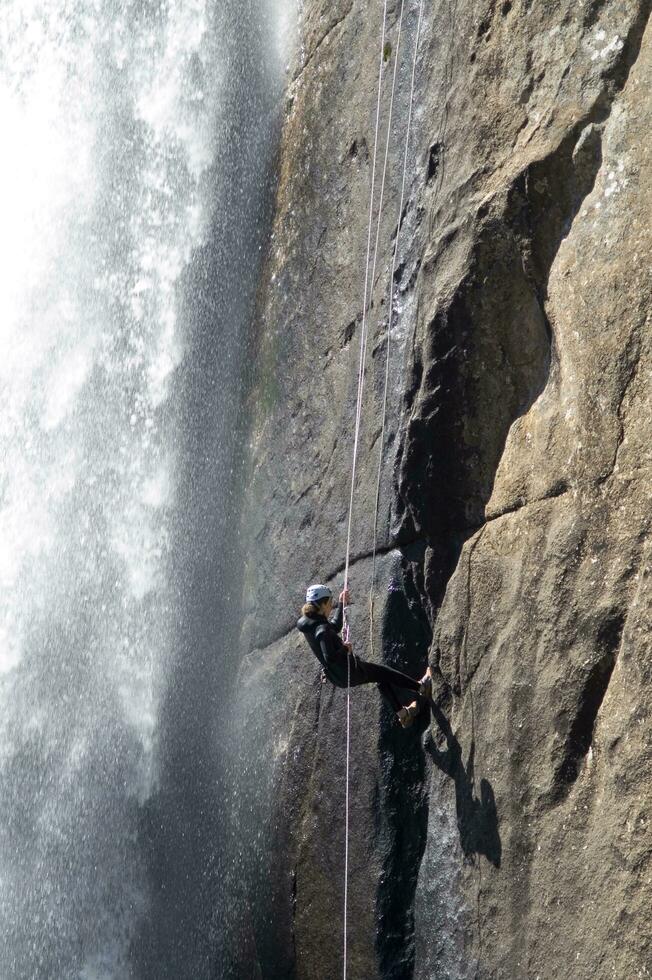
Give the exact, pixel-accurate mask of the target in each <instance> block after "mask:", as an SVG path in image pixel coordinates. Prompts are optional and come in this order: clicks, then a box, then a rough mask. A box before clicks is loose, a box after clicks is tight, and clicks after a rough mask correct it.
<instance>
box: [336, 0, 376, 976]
mask: <svg viewBox="0 0 652 980" xmlns="http://www.w3.org/2000/svg"><path fill="white" fill-rule="evenodd" d="M386 26H387V0H384V4H383V26H382V31H381V40H380V57H379V63H378V94H377V98H376V124H375V129H374V150H373V157H372V166H371V188H370V194H369V222H368V229H367V253H366V258H365V278H364V291H363V298H362V325H361V329H360V364H359V368H358V391H357V397H356V413H355V434H354V439H353V462H352V468H351V494H350V499H349V519H348V527H347V532H346V561H345V570H344V588H345V589H347V588H348V584H349V560H350V554H351V528H352V522H353V499H354V492H355V476H356V469H357V460H358V445H359V441H360V422H361V418H362V392H363V387H364V369H365V359H366V350H367V342H366V335H367V286H368V282H369V258H370V255H371V229H372V226H373V212H374V190H375V180H376V157H377V152H378V131H379V127H380V99H381V92H382V77H383V57H384V48H385V31H386ZM348 639H349V629H348V623H346V621H345V640H346V642H348ZM350 681H351V661H350V658H349V657H347V685H346V791H345V804H344V929H343V977H344V980H347V965H348V928H347V927H348V901H349V783H350V779H349V775H350V759H351V687H350Z"/></svg>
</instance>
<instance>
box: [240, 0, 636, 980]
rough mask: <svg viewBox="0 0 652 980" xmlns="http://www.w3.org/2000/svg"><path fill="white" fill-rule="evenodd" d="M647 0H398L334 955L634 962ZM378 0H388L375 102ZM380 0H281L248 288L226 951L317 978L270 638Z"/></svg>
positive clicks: (363, 116) (314, 917) (336, 827)
mask: <svg viewBox="0 0 652 980" xmlns="http://www.w3.org/2000/svg"><path fill="white" fill-rule="evenodd" d="M650 7H651V4H650V2H649V0H585V2H583V3H582V2H577V0H576V2H571V0H551V2H549V3H545V4H544V3H533V2H532V0H513V2H510V0H504V2H501V3H496V2H494V0H490V2H487V0H480V2H477V3H470V2H465V0H444V2H438V0H433V2H432V3H427V4H426V5H425V9H424V22H423V25H422V31H421V38H420V48H419V56H418V61H417V75H416V79H417V85H416V93H415V116H414V124H413V133H412V144H411V150H410V154H409V167H408V177H409V180H408V194H407V198H406V206H405V208H404V210H403V214H402V215H401V220H400V224H401V239H400V247H399V265H398V267H397V270H396V274H395V276H394V282H393V283H392V288H391V290H390V288H389V284H388V281H387V280H388V276H389V264H390V251H391V246H392V242H393V240H394V236H395V235H396V232H397V224H398V222H397V218H398V215H397V209H398V201H399V192H400V187H399V185H400V177H401V163H402V148H403V144H402V140H403V134H404V131H405V130H404V127H405V121H406V116H407V101H408V97H409V84H410V68H411V54H412V51H413V45H414V41H415V28H416V15H417V4H416V3H407V2H406V5H405V13H404V23H403V32H402V36H401V41H400V50H399V58H400V59H401V69H400V72H399V76H398V77H399V82H398V92H397V106H396V110H395V124H394V127H393V132H392V140H391V143H390V152H389V166H388V182H387V187H386V206H385V208H384V210H383V216H382V221H381V228H380V258H381V261H380V262H379V266H378V275H377V278H376V282H375V283H374V292H373V306H372V310H371V315H370V326H371V331H372V335H371V338H370V356H369V360H368V366H367V385H366V394H365V404H364V415H363V429H362V439H361V447H362V448H361V462H360V469H359V475H358V481H357V488H356V497H355V511H354V528H355V534H354V556H353V564H352V570H351V587H352V590H353V592H354V596H355V598H356V600H357V601H356V603H355V604H354V606H353V607H352V618H353V639H354V643H355V646H356V649H357V650H358V652H360V653H361V654H362V655H363V656H369V650H370V647H369V641H368V632H369V624H368V618H367V611H366V609H367V605H366V597H367V593H368V590H369V581H370V565H371V561H370V554H371V551H372V540H371V535H372V527H371V522H372V514H373V497H374V493H375V485H376V467H377V458H378V440H379V435H380V406H381V400H382V384H383V373H384V368H385V353H386V341H385V331H386V327H387V317H388V309H389V304H390V302H391V303H393V304H394V309H395V323H394V336H393V353H392V360H391V364H390V373H391V388H390V404H389V416H388V434H387V438H386V445H385V451H384V462H383V470H382V483H381V512H380V521H379V533H378V540H377V545H378V548H379V556H380V557H379V585H378V600H377V601H378V607H377V608H379V609H380V613H379V612H377V614H376V617H375V631H376V636H375V642H374V656H376V657H379V658H381V659H383V660H384V661H386V662H388V663H392V664H396V665H398V666H400V667H402V668H403V669H405V670H407V671H409V672H412V673H413V674H415V675H416V674H418V673H419V672H420V671H422V670H423V668H424V666H425V665H426V663H427V662H429V663H430V664H431V665H432V668H433V672H434V674H435V681H436V683H435V705H434V707H433V711H432V713H431V716H429V717H427V718H426V717H425V716H424V717H423V718H422V721H421V724H420V725H418V726H416V727H415V728H414V729H412V730H410V731H407V732H406V731H403V730H401V729H400V728H399V727H398V726H397V725H396V724H395V722H394V721H393V720H392V718H391V716H390V714H389V712H388V711H387V709H386V708H385V707H384V706H383V705H382V704H381V702H380V698H379V696H378V693H377V692H376V690H375V689H371V688H368V689H367V688H364V689H359V690H356V691H355V693H354V697H353V700H352V707H353V715H352V744H353V750H352V767H353V768H352V780H353V799H352V810H351V827H352V830H351V849H352V850H351V880H350V892H351V893H350V956H349V976H350V977H352V978H356V980H375V978H392V980H408V978H415V980H435V978H438V980H439V978H450V980H467V978H472V977H473V978H475V977H477V978H487V980H488V978H495V980H499V978H501V980H525V978H528V980H529V978H532V980H535V978H539V980H548V978H550V980H552V978H555V980H562V978H573V980H589V978H600V980H602V978H605V980H606V978H618V980H633V978H636V977H646V976H649V975H650V974H652V944H651V939H652V926H651V924H650V923H651V922H652V863H651V853H652V843H651V840H650V819H651V816H652V814H651V809H650V808H651V806H652V796H651V787H652V737H651V735H650V723H651V719H650V711H651V708H652V694H651V693H650V679H651V676H652V667H651V661H650V632H649V631H650V618H651V616H650V613H651V597H652V589H651V586H650V561H651V555H650V544H649V540H650V539H649V526H650V516H651V514H650V468H651V465H652V451H651V449H650V442H651V440H650V436H651V433H650V418H651V416H652V401H651V395H650V372H651V370H652V350H651V346H652V331H651V329H650V327H651V324H650V308H651V303H650V299H651V296H652V276H651V273H650V258H651V256H652V241H651V235H652V232H651V230H650V218H651V217H652V215H651V210H652V153H651V148H650V144H651V141H650V133H651V132H652V94H651V93H652V25H651V24H650V16H649V15H650ZM399 12H400V3H397V2H392V3H390V4H389V9H388V23H389V35H388V36H389V41H390V47H391V50H389V49H388V51H387V64H386V69H385V71H384V81H383V86H384V88H383V107H384V108H383V114H382V116H381V129H382V125H383V123H384V122H386V114H387V105H388V97H387V96H388V85H389V81H390V74H391V73H390V71H389V69H390V67H392V63H393V62H392V59H393V58H394V57H395V56H396V48H397V43H398V38H397V34H396V27H397V21H398V17H399ZM381 19H382V4H380V3H378V4H367V3H361V2H358V0H353V2H351V0H336V2H332V0H330V2H328V3H327V2H325V0H306V2H305V4H304V5H303V11H302V23H301V40H302V43H301V46H300V48H299V50H298V53H297V58H296V64H294V65H293V67H292V71H291V80H290V82H289V86H288V90H287V93H286V101H285V107H284V111H285V118H284V127H283V135H282V140H281V147H280V155H279V161H278V175H279V176H278V187H277V195H276V205H275V213H274V220H273V231H272V235H271V239H270V242H269V247H268V251H267V255H266V259H265V262H264V266H263V273H262V278H261V282H260V286H259V292H258V316H257V323H256V336H255V345H254V348H253V349H252V356H251V363H252V383H251V390H250V395H249V411H248V415H247V418H248V424H249V426H250V435H249V440H248V458H247V461H246V466H247V483H246V492H245V494H244V498H243V503H242V506H243V516H242V531H241V543H242V548H243V551H244V554H245V555H246V563H245V582H244V616H243V624H244V625H243V630H242V637H241V665H240V673H239V682H238V694H237V696H236V708H237V722H234V724H235V725H236V727H237V732H238V739H239V743H238V744H239V748H238V753H237V754H236V756H235V757H234V759H233V768H234V771H237V772H238V773H239V777H238V801H237V806H236V817H237V825H238V831H239V833H240V835H241V836H240V845H239V849H238V847H236V850H238V855H237V861H238V864H237V866H238V878H239V882H238V889H239V891H240V898H239V901H238V903H237V920H238V923H237V926H236V927H234V928H235V932H234V936H233V946H232V949H231V950H230V953H229V963H230V966H228V968H225V974H226V973H229V971H230V974H229V975H233V976H237V977H239V978H243V980H245V978H249V977H252V978H253V977H260V978H265V980H268V978H270V980H271V978H281V977H284V978H290V977H293V978H297V980H333V978H335V977H337V976H338V975H341V952H342V951H341V904H342V887H343V830H344V820H343V800H344V708H345V696H344V693H343V692H342V691H338V690H334V689H332V688H330V687H329V686H326V685H325V686H322V685H321V683H320V680H319V674H318V669H317V665H316V662H315V661H314V658H312V657H311V655H310V654H309V652H308V651H307V648H306V647H305V644H304V643H303V641H302V639H301V637H300V636H299V635H298V634H297V633H296V632H295V631H294V629H293V625H294V621H295V619H296V615H297V611H298V607H299V606H300V604H301V601H302V595H303V589H304V587H305V584H306V583H307V582H308V581H310V580H314V579H318V580H327V581H329V582H332V583H333V584H334V585H335V586H337V585H339V584H341V579H342V567H343V559H344V551H345V537H346V519H347V509H348V491H349V475H350V463H351V439H352V431H353V417H354V412H355V395H356V381H357V375H356V372H357V352H358V344H359V333H360V324H361V309H362V289H363V278H364V259H365V247H366V234H367V212H368V193H369V182H370V167H371V158H372V147H373V128H374V111H375V87H376V77H377V75H376V73H377V58H378V41H379V37H380V27H381Z"/></svg>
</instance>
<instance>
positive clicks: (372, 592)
mask: <svg viewBox="0 0 652 980" xmlns="http://www.w3.org/2000/svg"><path fill="white" fill-rule="evenodd" d="M422 16H423V0H419V17H418V20H417V31H416V38H415V41H414V57H413V59H412V79H411V82H410V102H409V108H408V121H407V128H406V130H405V146H404V149H403V176H402V179H401V199H400V203H399V206H398V220H397V223H396V237H395V239H394V252H393V255H392V268H391V272H390V276H389V316H388V320H387V353H386V356H385V389H384V392H383V411H382V419H383V421H382V427H381V431H380V445H379V449H378V478H377V480H376V500H375V504H374V522H373V553H372V566H371V589H370V593H369V632H370V635H371V649H372V652H373V636H374V601H375V593H376V550H377V545H376V532H377V528H378V505H379V501H380V482H381V477H382V468H383V455H384V449H385V428H386V420H387V400H388V398H387V396H388V392H389V364H390V344H391V339H392V323H393V319H394V302H393V293H394V273H395V272H396V257H397V255H398V242H399V238H400V235H401V221H402V216H403V202H404V200H405V175H406V173H407V160H408V150H409V146H410V130H411V128H412V106H413V102H414V83H415V78H416V70H417V56H418V54H419V38H420V36H421V19H422Z"/></svg>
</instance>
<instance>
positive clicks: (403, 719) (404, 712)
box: [397, 701, 419, 728]
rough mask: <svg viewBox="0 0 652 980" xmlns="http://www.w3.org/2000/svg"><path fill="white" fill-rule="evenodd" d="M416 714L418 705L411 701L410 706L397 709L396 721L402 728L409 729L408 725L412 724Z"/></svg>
mask: <svg viewBox="0 0 652 980" xmlns="http://www.w3.org/2000/svg"><path fill="white" fill-rule="evenodd" d="M418 714H419V705H418V704H417V702H416V701H413V702H412V704H408V705H406V706H405V707H404V708H399V710H398V712H397V716H398V720H399V721H400V723H401V725H402V726H403V728H409V727H410V725H412V724H414V719H415V718H416V716H417V715H418Z"/></svg>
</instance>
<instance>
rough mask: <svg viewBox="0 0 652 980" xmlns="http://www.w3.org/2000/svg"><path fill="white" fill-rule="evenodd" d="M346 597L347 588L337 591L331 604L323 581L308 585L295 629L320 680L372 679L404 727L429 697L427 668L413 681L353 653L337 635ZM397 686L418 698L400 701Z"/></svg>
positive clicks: (352, 681)
mask: <svg viewBox="0 0 652 980" xmlns="http://www.w3.org/2000/svg"><path fill="white" fill-rule="evenodd" d="M348 601H349V594H348V590H344V591H343V592H341V593H340V598H339V602H338V603H337V605H334V604H333V593H332V592H331V590H330V589H329V588H328V586H327V585H311V586H310V587H309V588H308V590H307V591H306V602H305V605H304V606H303V608H302V609H301V618H300V619H299V620H298V621H297V629H298V630H299V631H300V632H301V633H303V635H304V636H305V638H306V640H307V641H308V643H309V645H310V648H311V650H312V652H313V653H314V654H315V656H316V657H317V659H318V660H319V662H320V664H321V665H322V680H325V679H326V678H328V680H329V681H330V682H331V684H334V685H335V687H347V680H348V682H349V683H348V686H350V687H357V686H358V685H360V684H373V683H374V682H375V683H376V684H378V687H379V688H380V691H381V693H382V694H383V695H384V696H385V697H386V698H387V700H388V701H389V703H390V704H391V706H392V708H393V709H394V711H395V712H396V714H397V716H398V720H399V721H400V723H401V725H402V726H403V728H408V726H409V725H411V724H412V722H413V721H414V719H415V718H416V716H417V715H418V713H419V710H420V704H421V703H422V702H423V701H424V700H430V697H431V693H432V679H431V676H430V668H428V670H427V671H426V673H425V675H424V676H423V677H422V678H421V680H420V681H417V680H414V678H412V677H409V676H408V674H404V673H402V671H400V670H395V669H394V668H393V667H385V666H381V665H380V664H373V663H370V662H369V661H368V660H361V659H360V658H359V657H356V655H355V654H354V653H353V650H352V648H351V644H350V643H344V642H343V641H342V639H341V637H340V636H339V633H340V632H341V629H342V623H343V618H344V606H345V605H346V604H348ZM399 690H404V691H405V690H407V691H413V692H414V694H417V695H418V698H417V699H415V700H413V701H411V702H410V703H409V704H404V703H403V701H402V700H401V698H400V697H399V693H398V692H399Z"/></svg>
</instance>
